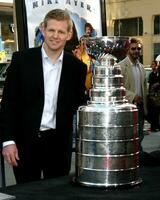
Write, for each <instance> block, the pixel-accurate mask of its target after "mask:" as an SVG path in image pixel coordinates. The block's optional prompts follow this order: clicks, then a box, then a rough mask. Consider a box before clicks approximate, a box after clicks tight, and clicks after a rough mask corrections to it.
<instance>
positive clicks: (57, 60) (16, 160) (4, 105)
mask: <svg viewBox="0 0 160 200" xmlns="http://www.w3.org/2000/svg"><path fill="white" fill-rule="evenodd" d="M71 30H72V20H71V18H70V16H69V14H68V12H67V11H66V10H61V9H55V10H52V11H50V12H48V13H47V15H46V16H45V18H44V22H43V26H42V33H43V36H44V43H43V45H42V47H37V48H30V49H27V50H23V51H21V52H15V53H14V54H13V57H12V61H11V64H10V67H9V68H8V72H7V78H6V81H5V86H4V90H3V97H2V101H1V109H0V127H1V130H0V131H1V139H2V142H3V143H2V145H3V151H2V154H3V156H4V159H5V160H6V161H7V162H8V163H9V164H11V165H12V166H13V169H14V174H15V177H16V181H17V183H24V182H28V181H35V180H39V179H41V178H42V175H43V178H44V179H45V178H54V177H58V176H64V175H68V174H69V171H70V163H71V153H72V120H73V114H74V113H75V111H76V110H77V108H78V106H79V105H82V104H84V103H85V102H86V96H85V78H86V65H85V64H84V63H82V62H81V61H80V60H78V59H77V58H76V57H74V56H73V55H70V54H68V53H67V52H65V51H64V46H65V43H66V41H67V40H69V39H70V37H71ZM42 172H43V174H42Z"/></svg>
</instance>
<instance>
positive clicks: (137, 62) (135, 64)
mask: <svg viewBox="0 0 160 200" xmlns="http://www.w3.org/2000/svg"><path fill="white" fill-rule="evenodd" d="M127 58H128V61H129V63H130V65H132V66H137V65H139V63H140V62H139V60H138V59H137V60H136V63H132V61H131V60H130V58H129V56H127Z"/></svg>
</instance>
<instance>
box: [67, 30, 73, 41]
mask: <svg viewBox="0 0 160 200" xmlns="http://www.w3.org/2000/svg"><path fill="white" fill-rule="evenodd" d="M72 35H73V33H72V32H71V31H70V32H69V33H68V37H67V41H68V40H71V39H72Z"/></svg>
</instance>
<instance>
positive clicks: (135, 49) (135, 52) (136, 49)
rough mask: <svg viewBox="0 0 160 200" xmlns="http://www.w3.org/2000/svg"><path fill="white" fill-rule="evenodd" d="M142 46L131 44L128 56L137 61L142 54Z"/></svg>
mask: <svg viewBox="0 0 160 200" xmlns="http://www.w3.org/2000/svg"><path fill="white" fill-rule="evenodd" d="M141 48H142V46H141V44H140V43H131V44H130V46H129V49H128V55H129V56H130V58H131V59H133V60H136V59H138V58H139V56H140V54H141Z"/></svg>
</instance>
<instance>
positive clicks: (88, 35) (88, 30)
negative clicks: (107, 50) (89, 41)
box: [86, 27, 91, 37]
mask: <svg viewBox="0 0 160 200" xmlns="http://www.w3.org/2000/svg"><path fill="white" fill-rule="evenodd" d="M86 36H87V37H90V36H91V29H90V27H86Z"/></svg>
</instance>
